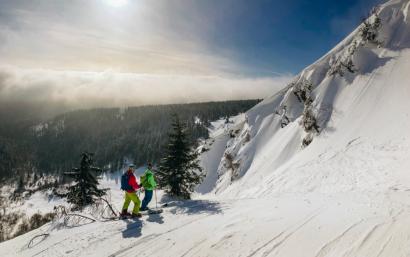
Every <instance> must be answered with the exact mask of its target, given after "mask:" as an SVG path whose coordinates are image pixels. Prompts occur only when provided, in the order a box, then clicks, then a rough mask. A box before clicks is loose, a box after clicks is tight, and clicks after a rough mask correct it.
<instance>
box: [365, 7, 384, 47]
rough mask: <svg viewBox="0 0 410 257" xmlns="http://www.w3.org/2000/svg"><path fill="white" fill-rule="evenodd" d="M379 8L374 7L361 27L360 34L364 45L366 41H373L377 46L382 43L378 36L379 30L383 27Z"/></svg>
mask: <svg viewBox="0 0 410 257" xmlns="http://www.w3.org/2000/svg"><path fill="white" fill-rule="evenodd" d="M378 10H379V8H377V7H376V8H373V10H372V11H371V12H370V15H369V17H368V18H366V19H364V20H363V22H362V24H361V25H360V27H359V35H360V38H361V40H362V45H364V44H366V43H373V44H376V45H377V46H380V45H381V41H379V40H378V39H377V38H378V36H379V30H380V28H381V27H382V22H381V19H380V17H379V15H378Z"/></svg>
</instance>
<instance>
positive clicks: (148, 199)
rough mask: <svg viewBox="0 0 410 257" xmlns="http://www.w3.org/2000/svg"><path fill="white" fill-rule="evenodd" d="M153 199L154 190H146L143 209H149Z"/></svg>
mask: <svg viewBox="0 0 410 257" xmlns="http://www.w3.org/2000/svg"><path fill="white" fill-rule="evenodd" d="M151 199H152V190H145V195H144V199H143V200H142V205H141V210H142V211H143V210H145V209H147V206H148V204H149V202H151Z"/></svg>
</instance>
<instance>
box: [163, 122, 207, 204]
mask: <svg viewBox="0 0 410 257" xmlns="http://www.w3.org/2000/svg"><path fill="white" fill-rule="evenodd" d="M168 140H169V141H168V145H167V149H166V157H165V158H163V159H162V160H161V163H160V170H159V172H158V173H157V174H158V179H159V182H160V185H161V186H162V187H163V188H165V190H166V191H167V192H168V193H170V194H171V195H174V196H178V197H182V198H185V199H189V198H190V195H191V193H192V192H193V191H194V189H195V186H196V185H198V184H199V183H200V182H201V180H202V177H203V175H202V168H201V167H200V166H199V161H198V153H196V152H194V151H192V150H191V146H190V145H189V141H188V139H187V134H186V129H185V126H184V125H183V124H181V122H180V120H179V117H178V115H176V114H174V115H173V123H172V132H171V133H170V134H169V139H168Z"/></svg>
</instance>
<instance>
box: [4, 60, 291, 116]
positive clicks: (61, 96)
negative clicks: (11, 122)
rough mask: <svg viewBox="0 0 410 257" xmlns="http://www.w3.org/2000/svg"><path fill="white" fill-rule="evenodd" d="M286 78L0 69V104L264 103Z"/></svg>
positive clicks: (82, 106) (83, 105) (71, 107)
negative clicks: (260, 101)
mask: <svg viewBox="0 0 410 257" xmlns="http://www.w3.org/2000/svg"><path fill="white" fill-rule="evenodd" d="M290 79H291V76H290V75H283V76H279V77H265V78H243V77H232V76H228V75H227V76H193V75H160V74H159V75H155V74H136V73H118V72H111V71H105V72H82V71H56V70H44V69H21V68H16V67H13V66H4V67H0V102H3V103H27V104H31V103H33V104H47V103H53V104H55V103H58V104H59V105H61V106H64V107H65V108H68V109H80V108H94V107H124V106H138V105H147V104H169V103H191V102H203V101H223V100H233V99H255V98H264V97H267V96H269V95H272V94H273V93H275V92H277V91H278V90H280V89H281V88H283V87H284V86H285V85H286V83H287V82H288V81H289V80H290Z"/></svg>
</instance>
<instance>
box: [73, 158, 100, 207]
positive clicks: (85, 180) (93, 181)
mask: <svg viewBox="0 0 410 257" xmlns="http://www.w3.org/2000/svg"><path fill="white" fill-rule="evenodd" d="M93 163H94V161H93V158H92V154H91V153H87V152H84V153H83V154H82V156H81V164H80V168H73V170H72V171H71V172H66V173H65V174H66V175H68V176H70V177H72V178H74V181H75V183H74V184H73V185H71V186H70V187H69V188H68V190H69V192H68V194H67V200H68V202H70V203H73V204H74V205H75V206H76V207H78V208H82V207H84V206H86V205H88V204H91V203H93V202H94V200H95V197H101V196H103V195H105V191H106V190H104V189H99V188H98V184H99V183H98V175H99V174H100V173H101V171H102V170H101V169H100V168H97V167H94V166H93Z"/></svg>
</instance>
